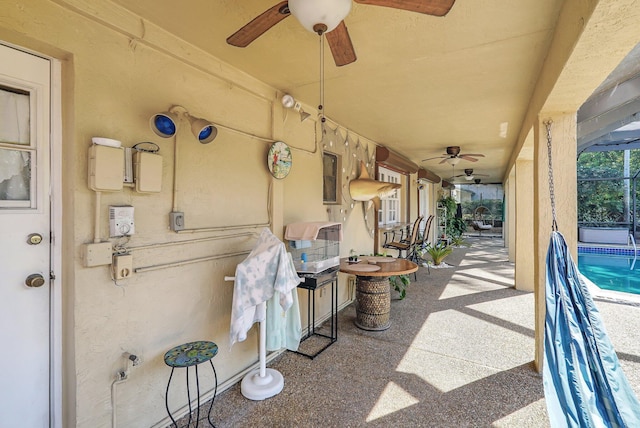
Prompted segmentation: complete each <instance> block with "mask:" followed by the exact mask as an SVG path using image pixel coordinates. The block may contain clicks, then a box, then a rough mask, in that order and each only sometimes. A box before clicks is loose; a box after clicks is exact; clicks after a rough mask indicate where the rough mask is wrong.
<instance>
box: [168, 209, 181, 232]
mask: <svg viewBox="0 0 640 428" xmlns="http://www.w3.org/2000/svg"><path fill="white" fill-rule="evenodd" d="M169 226H170V227H171V230H173V231H174V232H177V231H179V230H183V229H184V213H183V212H179V211H173V212H170V213H169Z"/></svg>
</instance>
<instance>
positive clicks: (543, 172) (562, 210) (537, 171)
mask: <svg viewBox="0 0 640 428" xmlns="http://www.w3.org/2000/svg"><path fill="white" fill-rule="evenodd" d="M549 119H551V120H552V121H553V125H552V128H551V139H552V146H551V157H552V161H553V177H554V183H555V203H556V217H557V221H558V230H559V231H560V232H561V233H562V234H563V235H564V237H565V239H566V241H567V245H568V247H569V250H570V251H571V254H572V256H573V257H574V258H575V257H576V256H577V234H578V232H577V229H578V228H577V220H578V216H577V208H576V205H577V204H576V199H577V196H576V195H577V172H576V128H577V125H576V112H571V113H544V112H543V113H540V115H539V116H538V121H537V123H536V126H535V129H534V140H535V149H534V188H533V194H534V198H533V203H534V225H533V226H534V246H535V251H534V253H533V255H534V269H535V272H534V273H535V277H534V279H535V286H534V287H535V318H536V319H535V321H536V328H535V338H536V350H535V365H536V369H537V370H538V371H542V363H543V358H544V318H545V281H546V279H545V265H546V256H547V248H548V246H549V237H550V234H551V222H552V215H551V199H550V195H549V174H548V166H547V165H548V156H547V131H546V127H545V125H544V123H543V122H544V121H546V120H549Z"/></svg>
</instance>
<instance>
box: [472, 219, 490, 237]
mask: <svg viewBox="0 0 640 428" xmlns="http://www.w3.org/2000/svg"><path fill="white" fill-rule="evenodd" d="M471 227H473V229H474V230H477V231H478V234H479V235H480V236H482V231H483V230H491V228H492V227H493V226H491V225H490V224H485V223H484V222H483V221H482V220H473V221H471Z"/></svg>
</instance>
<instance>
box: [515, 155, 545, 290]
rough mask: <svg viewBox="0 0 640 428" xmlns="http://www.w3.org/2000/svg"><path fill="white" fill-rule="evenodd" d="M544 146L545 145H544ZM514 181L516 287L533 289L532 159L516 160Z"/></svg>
mask: <svg viewBox="0 0 640 428" xmlns="http://www.w3.org/2000/svg"><path fill="white" fill-rule="evenodd" d="M545 147H546V146H545ZM515 170H516V173H515V182H516V207H517V208H516V210H517V211H516V227H515V229H516V232H515V235H516V247H515V248H516V258H515V261H516V269H515V280H516V289H518V290H523V291H534V289H535V285H534V284H535V283H534V265H533V263H531V255H532V254H533V252H534V245H533V242H534V236H533V235H534V228H533V224H534V220H533V217H534V216H533V211H534V204H533V160H517V161H516V167H515Z"/></svg>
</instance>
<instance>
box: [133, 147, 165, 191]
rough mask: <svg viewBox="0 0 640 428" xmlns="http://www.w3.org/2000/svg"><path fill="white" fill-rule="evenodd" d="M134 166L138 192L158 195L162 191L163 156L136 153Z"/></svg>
mask: <svg viewBox="0 0 640 428" xmlns="http://www.w3.org/2000/svg"><path fill="white" fill-rule="evenodd" d="M133 164H134V170H135V182H136V192H140V193H158V192H160V191H161V190H162V156H160V155H157V154H154V153H148V152H141V151H136V152H135V153H134V155H133Z"/></svg>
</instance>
